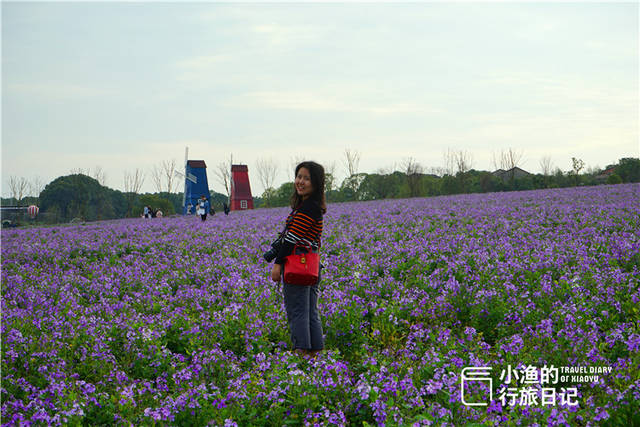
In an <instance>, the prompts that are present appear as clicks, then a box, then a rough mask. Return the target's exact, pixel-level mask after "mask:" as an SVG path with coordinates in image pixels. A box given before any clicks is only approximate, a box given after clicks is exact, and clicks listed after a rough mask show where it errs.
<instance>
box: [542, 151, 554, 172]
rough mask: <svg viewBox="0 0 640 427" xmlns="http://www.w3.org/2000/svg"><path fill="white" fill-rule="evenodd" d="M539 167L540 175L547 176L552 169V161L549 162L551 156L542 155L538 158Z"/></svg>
mask: <svg viewBox="0 0 640 427" xmlns="http://www.w3.org/2000/svg"><path fill="white" fill-rule="evenodd" d="M540 169H541V170H542V175H544V176H549V175H551V173H552V171H553V163H552V162H551V156H544V157H542V158H541V159H540Z"/></svg>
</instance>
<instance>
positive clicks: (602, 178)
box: [595, 165, 616, 183]
mask: <svg viewBox="0 0 640 427" xmlns="http://www.w3.org/2000/svg"><path fill="white" fill-rule="evenodd" d="M615 172H616V165H609V166H607V168H606V169H605V170H603V171H602V172H600V173H599V174H598V175H596V177H595V179H596V181H597V182H599V183H604V182H606V181H607V179H609V177H610V176H611V175H613V174H614V173H615Z"/></svg>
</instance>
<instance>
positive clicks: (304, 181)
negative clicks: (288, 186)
mask: <svg viewBox="0 0 640 427" xmlns="http://www.w3.org/2000/svg"><path fill="white" fill-rule="evenodd" d="M294 185H295V186H296V191H297V192H298V196H300V197H302V198H303V199H306V198H307V197H309V196H310V195H312V194H313V185H312V184H311V174H310V173H309V169H307V168H305V167H302V168H300V169H298V175H296V180H295V182H294Z"/></svg>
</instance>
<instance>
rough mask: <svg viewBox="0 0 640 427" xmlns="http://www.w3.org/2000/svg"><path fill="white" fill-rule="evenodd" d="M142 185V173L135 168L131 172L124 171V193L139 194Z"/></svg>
mask: <svg viewBox="0 0 640 427" xmlns="http://www.w3.org/2000/svg"><path fill="white" fill-rule="evenodd" d="M142 184H144V172H142V171H141V170H140V169H138V168H136V169H135V170H134V171H133V172H129V171H125V173H124V191H125V193H133V194H137V193H138V192H140V189H141V188H142Z"/></svg>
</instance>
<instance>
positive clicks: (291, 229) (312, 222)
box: [276, 199, 322, 264]
mask: <svg viewBox="0 0 640 427" xmlns="http://www.w3.org/2000/svg"><path fill="white" fill-rule="evenodd" d="M286 224H287V227H286V229H285V231H284V240H283V242H282V245H281V246H280V251H279V252H278V256H277V257H276V263H277V264H283V263H284V258H285V257H286V256H288V255H291V254H292V253H293V247H294V246H295V245H298V246H311V248H313V249H315V250H318V249H320V236H321V235H322V211H321V210H320V206H318V203H316V202H314V201H312V200H311V199H307V200H305V201H304V202H302V204H301V205H300V207H299V208H298V209H294V210H292V211H291V213H290V214H289V216H288V217H287V222H286Z"/></svg>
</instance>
